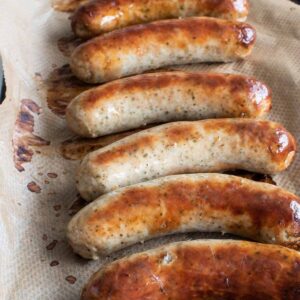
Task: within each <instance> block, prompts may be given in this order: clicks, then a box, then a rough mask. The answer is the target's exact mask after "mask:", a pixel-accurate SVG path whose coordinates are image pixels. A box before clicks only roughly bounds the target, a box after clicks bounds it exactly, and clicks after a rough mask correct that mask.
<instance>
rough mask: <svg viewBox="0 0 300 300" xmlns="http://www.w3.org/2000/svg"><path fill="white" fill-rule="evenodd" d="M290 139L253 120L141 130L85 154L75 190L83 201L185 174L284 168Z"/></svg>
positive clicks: (290, 148) (268, 171)
mask: <svg viewBox="0 0 300 300" xmlns="http://www.w3.org/2000/svg"><path fill="white" fill-rule="evenodd" d="M295 150H296V144H295V139H294V138H293V136H292V135H291V134H290V133H289V132H288V131H287V130H286V129H285V128H284V127H283V126H282V125H280V124H277V123H274V122H270V121H258V120H252V119H213V120H204V121H195V122H176V123H168V124H165V125H161V126H157V127H153V128H151V129H148V130H144V131H141V132H139V133H136V134H133V135H131V136H129V137H126V138H124V139H122V140H120V141H117V142H115V143H113V144H111V145H108V146H106V147H104V148H102V149H99V150H96V151H95V152H91V153H90V154H88V155H87V156H86V157H85V158H84V160H83V162H82V163H81V165H80V168H79V172H78V176H77V187H78V190H79V192H80V194H81V195H82V197H83V198H84V199H86V200H94V199H95V198H97V197H98V196H100V195H101V194H104V193H107V192H110V191H112V190H115V189H117V188H120V187H124V186H128V185H131V184H135V183H138V182H143V181H147V180H150V179H154V178H158V177H163V176H166V175H174V174H184V173H198V172H199V173H201V172H202V173H206V172H222V171H226V170H230V169H243V170H248V171H253V172H257V173H263V174H273V173H278V172H281V171H283V170H285V169H286V168H287V167H288V166H289V165H290V163H291V161H292V159H293V157H294V154H295Z"/></svg>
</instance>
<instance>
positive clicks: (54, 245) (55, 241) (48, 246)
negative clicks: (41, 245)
mask: <svg viewBox="0 0 300 300" xmlns="http://www.w3.org/2000/svg"><path fill="white" fill-rule="evenodd" d="M57 243H58V241H57V240H53V241H52V242H51V243H50V244H48V245H47V246H46V249H47V250H48V251H51V250H53V249H54V248H55V247H56V245H57Z"/></svg>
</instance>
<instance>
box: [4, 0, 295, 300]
mask: <svg viewBox="0 0 300 300" xmlns="http://www.w3.org/2000/svg"><path fill="white" fill-rule="evenodd" d="M251 4H252V5H251V15H250V17H249V19H248V22H249V23H251V24H253V25H254V26H255V27H256V29H257V31H258V40H257V44H256V47H255V50H254V52H253V54H252V55H251V57H249V58H248V59H247V60H245V61H241V62H237V63H231V64H227V65H210V66H206V65H202V66H194V67H192V69H199V70H213V71H221V72H235V73H244V74H248V75H254V76H256V77H257V78H258V79H260V80H263V81H265V82H266V83H267V84H269V85H270V86H271V88H272V89H273V93H274V95H273V103H274V108H273V111H272V113H271V115H270V118H271V119H272V120H276V121H279V122H282V123H283V124H284V125H285V126H286V127H287V128H288V129H289V130H290V131H291V132H292V133H293V134H294V135H295V136H296V137H297V141H298V143H299V142H300V131H299V124H300V105H299V100H300V99H299V97H300V96H299V95H300V88H299V87H300V76H299V75H300V8H299V7H298V6H297V5H295V4H293V3H291V2H290V1H288V0H276V1H274V0H252V1H251ZM69 35H70V28H69V20H68V14H66V13H61V12H57V11H54V10H53V9H52V8H51V3H50V1H49V2H48V1H47V0H43V1H42V0H26V1H20V0H1V1H0V51H1V55H2V59H3V64H4V71H5V78H6V83H7V96H6V100H5V102H4V104H3V105H1V106H0V122H1V123H0V124H1V125H0V153H1V163H0V299H3V300H8V299H43V300H44V299H52V300H53V299H54V300H56V299H57V300H58V299H79V295H80V291H81V288H82V286H83V284H84V283H85V282H86V280H87V279H88V277H89V276H90V275H91V274H92V272H94V271H96V270H97V269H98V268H99V267H100V266H101V265H103V264H104V263H106V262H108V261H111V260H113V259H115V258H117V257H121V256H124V255H126V254H128V253H132V252H135V251H140V250H142V249H147V248H151V247H154V246H155V245H159V244H161V243H165V242H166V241H173V240H178V239H179V238H180V239H186V238H193V237H195V235H181V236H180V237H178V236H174V237H169V238H165V239H159V240H156V241H151V242H147V243H145V244H140V245H137V246H134V247H131V248H129V249H126V250H124V251H121V252H119V253H116V254H114V255H113V256H112V257H109V258H106V259H103V260H101V261H97V262H89V261H85V260H83V259H80V258H79V257H77V256H75V255H74V254H73V253H72V250H71V248H70V247H69V246H68V244H67V242H66V239H65V227H66V224H67V222H68V220H69V219H70V218H71V216H70V215H72V214H74V212H75V211H76V210H78V208H79V207H80V206H81V205H82V201H80V199H79V197H78V195H77V192H76V189H75V182H74V172H75V169H76V166H77V165H78V162H77V161H68V160H65V159H63V158H62V156H61V154H60V151H59V147H60V145H61V143H62V142H63V141H65V140H66V139H68V138H70V137H72V136H73V134H72V133H71V132H70V131H69V130H68V129H67V128H66V124H65V120H64V118H63V117H62V116H59V115H57V114H54V113H53V112H52V111H51V110H50V109H49V108H48V106H47V101H46V91H45V85H44V83H45V81H46V79H47V78H48V76H49V74H50V73H51V72H52V71H53V69H55V68H57V67H59V66H61V65H63V64H65V63H67V57H65V56H64V55H63V54H62V53H61V52H60V51H59V50H58V47H57V41H58V39H60V38H61V37H64V36H69ZM299 168H300V157H299V155H298V156H297V158H296V160H295V162H294V163H293V165H292V167H291V168H290V169H289V170H288V171H287V172H285V173H283V174H281V175H279V176H276V177H275V180H276V181H277V183H278V184H279V185H280V186H283V187H285V188H288V189H289V190H291V191H292V192H296V193H298V194H300V171H299Z"/></svg>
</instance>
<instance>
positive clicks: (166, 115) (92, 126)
mask: <svg viewBox="0 0 300 300" xmlns="http://www.w3.org/2000/svg"><path fill="white" fill-rule="evenodd" d="M270 108H271V92H270V90H269V89H268V87H267V86H266V85H265V84H263V83H262V82H260V81H257V80H255V79H254V78H250V77H247V76H242V75H229V74H213V73H199V72H179V71H178V72H160V73H150V74H143V75H137V76H133V77H129V78H124V79H119V80H116V81H113V82H110V83H107V84H104V85H101V86H99V87H97V88H95V89H91V90H88V91H86V92H84V93H82V94H80V95H79V96H78V97H76V98H75V99H74V100H73V101H72V102H71V103H70V104H69V106H68V108H67V114H66V117H67V121H68V125H69V127H70V128H71V129H72V130H73V131H74V132H75V133H77V134H79V135H81V136H85V137H98V136H103V135H108V134H111V133H117V132H122V131H126V130H130V129H135V128H140V127H141V126H144V125H145V124H153V123H165V122H170V121H184V120H200V119H210V118H215V117H217V118H230V117H250V118H251V117H252V118H255V117H260V116H263V115H264V114H266V112H268V111H269V110H270Z"/></svg>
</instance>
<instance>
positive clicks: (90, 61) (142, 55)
mask: <svg viewBox="0 0 300 300" xmlns="http://www.w3.org/2000/svg"><path fill="white" fill-rule="evenodd" d="M255 39H256V33H255V30H254V28H253V27H251V26H250V25H248V24H246V23H240V22H234V21H227V20H221V19H215V18H206V17H198V18H188V19H177V20H163V21H156V22H153V23H148V24H145V25H135V26H130V27H127V28H123V29H120V30H116V31H113V32H110V33H107V34H104V35H102V36H99V37H96V38H94V39H92V40H90V41H88V42H86V43H84V44H81V45H80V46H79V47H77V48H76V49H75V50H74V52H73V53H72V56H71V61H70V66H71V69H72V71H73V72H74V74H75V75H76V76H77V77H78V78H79V79H81V80H83V81H86V82H88V83H100V82H106V81H111V80H114V79H118V78H121V77H126V76H129V75H134V74H140V73H143V72H145V71H147V70H154V69H158V68H162V67H164V66H169V65H182V64H191V63H200V62H230V61H234V60H238V59H241V58H244V57H246V56H247V55H249V54H250V52H251V51H252V49H253V46H254V42H255Z"/></svg>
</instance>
